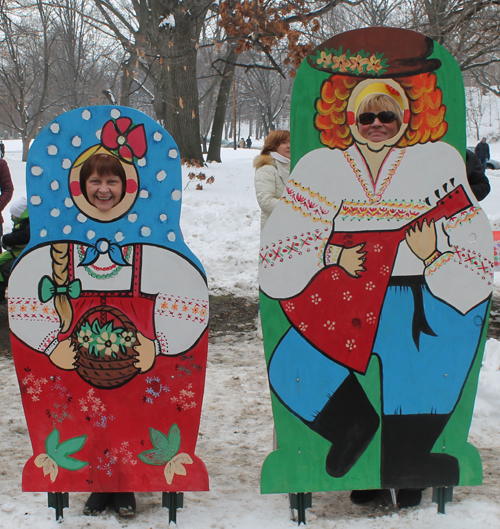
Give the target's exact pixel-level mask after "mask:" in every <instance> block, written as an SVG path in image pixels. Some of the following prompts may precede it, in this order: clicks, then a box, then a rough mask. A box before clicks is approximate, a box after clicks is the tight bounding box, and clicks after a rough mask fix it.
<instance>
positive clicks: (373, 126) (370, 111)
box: [356, 94, 403, 143]
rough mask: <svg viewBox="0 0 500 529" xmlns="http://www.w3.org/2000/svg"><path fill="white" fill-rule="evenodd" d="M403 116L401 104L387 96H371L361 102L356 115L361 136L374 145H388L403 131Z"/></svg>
mask: <svg viewBox="0 0 500 529" xmlns="http://www.w3.org/2000/svg"><path fill="white" fill-rule="evenodd" d="M402 123H403V114H402V111H401V108H400V106H399V104H398V103H397V102H396V101H395V100H394V99H393V98H392V97H390V96H388V95H386V94H371V95H369V96H367V97H366V98H365V99H363V101H361V103H360V105H359V106H358V110H357V113H356V127H357V129H358V132H359V134H360V136H362V137H363V138H366V139H367V140H369V141H371V142H373V143H386V142H387V141H388V140H390V139H391V138H394V136H396V135H397V134H398V132H399V131H400V129H401V125H402Z"/></svg>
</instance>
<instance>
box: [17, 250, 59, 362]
mask: <svg viewBox="0 0 500 529" xmlns="http://www.w3.org/2000/svg"><path fill="white" fill-rule="evenodd" d="M51 263H52V261H51V258H50V246H46V247H43V248H39V249H36V250H33V251H31V252H29V253H28V254H25V255H23V257H22V258H21V259H20V260H19V261H18V262H17V264H16V266H15V267H14V269H13V271H12V274H11V276H10V279H9V326H10V329H11V331H12V333H13V334H14V335H15V336H16V337H17V338H19V339H20V340H22V341H23V342H25V343H26V344H27V345H28V346H30V347H31V348H33V349H35V350H37V351H40V352H45V353H46V354H49V353H50V352H51V351H52V349H53V342H54V340H55V339H56V338H57V335H58V333H59V328H60V322H59V317H58V315H57V313H56V311H55V310H54V302H53V300H50V301H48V302H47V303H42V302H41V301H40V300H39V299H38V284H39V283H40V280H41V279H42V277H43V276H44V275H48V276H49V277H51V276H52V264H51ZM51 344H52V349H51V348H50V347H51Z"/></svg>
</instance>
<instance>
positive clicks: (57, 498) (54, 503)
mask: <svg viewBox="0 0 500 529" xmlns="http://www.w3.org/2000/svg"><path fill="white" fill-rule="evenodd" d="M48 495H49V498H48V506H49V507H53V508H54V509H55V510H56V521H57V520H59V518H64V516H63V509H64V508H65V507H69V494H68V493H67V492H49V493H48Z"/></svg>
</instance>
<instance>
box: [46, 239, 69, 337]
mask: <svg viewBox="0 0 500 529" xmlns="http://www.w3.org/2000/svg"><path fill="white" fill-rule="evenodd" d="M69 248H70V245H69V244H68V243H57V244H52V245H51V247H50V256H51V258H52V279H53V280H54V283H55V284H56V285H57V286H58V287H60V286H65V285H68V283H69V277H68V276H69ZM54 307H55V309H56V312H57V314H58V315H59V319H60V320H61V332H63V333H64V332H67V331H68V330H69V328H70V326H71V322H72V321H73V309H72V308H71V303H70V302H69V299H68V296H67V294H56V295H55V297H54Z"/></svg>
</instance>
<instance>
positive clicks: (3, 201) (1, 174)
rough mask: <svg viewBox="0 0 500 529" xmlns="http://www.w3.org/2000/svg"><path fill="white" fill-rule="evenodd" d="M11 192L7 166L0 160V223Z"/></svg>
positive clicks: (12, 187) (12, 189)
mask: <svg viewBox="0 0 500 529" xmlns="http://www.w3.org/2000/svg"><path fill="white" fill-rule="evenodd" d="M13 192H14V186H13V185H12V178H11V177H10V171H9V166H8V165H7V162H6V161H5V160H4V159H2V158H0V193H1V194H0V223H3V217H2V211H3V210H4V208H5V206H6V205H7V204H8V203H9V202H10V199H11V198H12V193H13Z"/></svg>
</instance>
